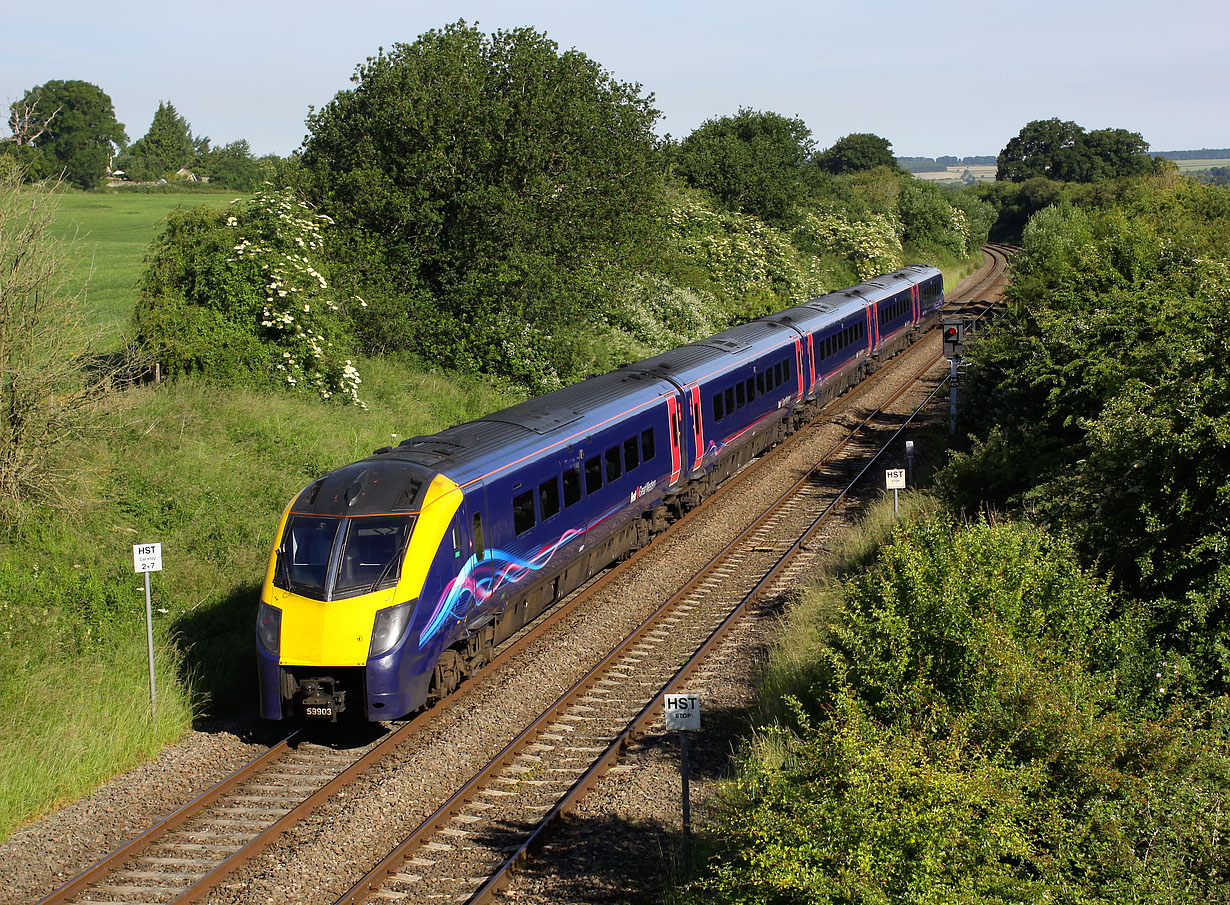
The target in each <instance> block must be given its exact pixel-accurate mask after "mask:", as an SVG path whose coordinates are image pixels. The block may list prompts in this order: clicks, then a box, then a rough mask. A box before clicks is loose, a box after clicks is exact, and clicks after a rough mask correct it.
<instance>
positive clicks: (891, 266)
mask: <svg viewBox="0 0 1230 905" xmlns="http://www.w3.org/2000/svg"><path fill="white" fill-rule="evenodd" d="M898 228H899V227H898V223H897V222H896V219H895V218H894V217H890V216H889V215H887V214H869V215H868V216H867V219H865V220H851V219H850V218H849V217H847V216H846V215H845V214H843V213H841V212H840V211H837V210H835V209H821V210H815V211H806V212H805V213H804V214H803V222H802V223H801V224H800V225H799V226H798V227H796V229H795V237H796V241H797V242H799V244H801V245H804V246H807V247H813V248H816V249H819V250H823V251H825V252H827V253H828V254H831V255H833V256H835V257H838V258H844V259H846V260H848V261H850V262H851V263H852V264H853V265H854V269H855V271H856V272H857V273H858V278H859V279H860V280H865V279H868V278H869V277H873V276H876V275H877V274H881V273H887V272H888V271H890V270H895V269H896V268H898V267H900V266H901V240H900V238H898Z"/></svg>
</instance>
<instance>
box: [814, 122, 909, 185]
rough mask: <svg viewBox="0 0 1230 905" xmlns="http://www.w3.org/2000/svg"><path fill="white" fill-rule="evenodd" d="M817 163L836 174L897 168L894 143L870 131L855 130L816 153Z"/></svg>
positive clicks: (821, 167)
mask: <svg viewBox="0 0 1230 905" xmlns="http://www.w3.org/2000/svg"><path fill="white" fill-rule="evenodd" d="M816 165H817V166H819V167H820V169H822V170H824V171H825V172H827V173H832V174H833V175H834V176H842V175H845V174H847V173H858V172H861V171H863V170H874V169H875V168H876V167H891V168H892V169H896V168H897V158H896V157H894V156H893V146H892V143H891V142H890V141H889V140H888V139H887V138H881V137H880V136H879V135H874V134H872V133H870V132H854V133H852V134H850V135H847V136H845V137H844V138H839V139H837V141H836V142H834V143H833V146H832V147H831V148H828V149H827V150H825V151H822V152H820V153H819V154H817V155H816Z"/></svg>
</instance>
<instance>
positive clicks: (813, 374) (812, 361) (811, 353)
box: [803, 333, 819, 396]
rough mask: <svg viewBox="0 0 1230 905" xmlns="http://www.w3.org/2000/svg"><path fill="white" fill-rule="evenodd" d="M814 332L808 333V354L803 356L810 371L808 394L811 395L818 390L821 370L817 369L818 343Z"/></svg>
mask: <svg viewBox="0 0 1230 905" xmlns="http://www.w3.org/2000/svg"><path fill="white" fill-rule="evenodd" d="M814 336H815V334H814V333H808V334H807V354H806V355H804V356H803V360H804V361H805V362H806V363H807V367H808V369H809V373H808V375H807V394H808V395H809V396H810V395H811V394H812V393H814V392H815V391H816V382H817V380H818V379H819V372H818V371H817V370H816V344H815V342H814V341H813V337H814Z"/></svg>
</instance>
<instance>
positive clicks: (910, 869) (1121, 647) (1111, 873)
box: [692, 515, 1230, 903]
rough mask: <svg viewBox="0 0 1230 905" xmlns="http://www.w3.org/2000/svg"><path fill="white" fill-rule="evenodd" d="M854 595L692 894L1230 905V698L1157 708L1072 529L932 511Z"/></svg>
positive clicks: (731, 811)
mask: <svg viewBox="0 0 1230 905" xmlns="http://www.w3.org/2000/svg"><path fill="white" fill-rule="evenodd" d="M846 603H847V608H846V610H845V613H844V614H843V615H841V616H837V617H834V616H833V615H832V613H831V611H830V612H829V613H828V615H827V616H826V618H827V619H829V620H833V619H834V618H835V619H836V624H835V625H833V626H831V627H830V628H828V629H826V630H824V631H823V632H822V634H826V635H827V636H828V637H829V638H830V641H829V642H828V643H827V644H826V645H824V646H822V648H821V650H822V653H823V656H822V660H823V661H824V662H825V664H826V665H825V666H824V668H822V669H820V670H819V671H818V672H817V673H816V674H815V677H816V678H815V681H814V682H813V684H812V685H811V687H810V689H808V690H806V691H805V692H804V693H803V694H801V695H800V696H799V697H798V698H796V699H795V702H794V706H793V711H792V712H791V713H790V714H789V715H788V716H787V718H786V719H784V720H783V721H782V722H780V723H778V724H776V725H775V726H771V727H769V728H767V729H765V730H764V731H763V732H762V733H761V734H760V735H759V736H757V738H756V739H755V741H754V742H753V744H752V746H751V747H750V749H749V751H748V753H747V754H746V756H745V757H744V758H743V760H742V764H741V770H740V773H739V776H738V778H737V779H736V780H734V781H733V782H732V783H730V784H728V786H727V787H726V789H725V792H724V794H723V797H722V798H721V800H720V801H719V802H718V803H717V804H716V806H715V810H714V812H713V817H714V822H713V824H712V825H711V827H710V831H709V834H708V836H707V838H706V842H707V844H708V845H709V846H710V849H709V850H710V852H711V854H712V855H713V856H714V857H713V859H712V860H711V861H710V864H709V867H708V868H707V870H706V871H705V872H704V873H703V874H702V876H701V877H700V879H699V880H698V881H697V882H696V883H694V884H693V886H692V896H693V900H695V901H707V902H714V901H717V902H738V903H745V902H746V903H753V902H756V903H759V902H779V903H794V902H798V903H804V902H806V903H826V902H831V903H889V902H917V903H923V902H928V903H930V902H970V903H974V902H979V903H983V902H1035V901H1055V902H1073V903H1075V902H1081V903H1089V902H1107V903H1110V902H1122V901H1128V900H1132V901H1149V902H1176V903H1177V902H1192V901H1223V902H1224V901H1230V895H1228V892H1230V887H1228V886H1227V879H1228V875H1227V871H1230V850H1228V849H1227V848H1226V847H1225V846H1224V845H1221V844H1219V842H1218V840H1219V839H1221V838H1223V837H1224V834H1225V831H1226V826H1225V816H1224V804H1225V793H1226V789H1227V788H1228V787H1230V706H1227V705H1226V704H1225V703H1224V702H1222V703H1215V704H1214V705H1213V706H1212V708H1211V709H1203V710H1202V709H1198V708H1195V709H1190V710H1189V709H1182V708H1175V709H1173V710H1171V711H1170V712H1169V713H1167V715H1166V718H1165V719H1164V720H1161V721H1151V720H1149V719H1146V718H1144V717H1142V716H1140V715H1139V714H1138V713H1137V712H1136V711H1135V710H1134V709H1133V706H1132V703H1131V701H1132V698H1133V694H1134V693H1129V695H1128V696H1127V698H1124V697H1122V696H1121V695H1120V690H1121V687H1122V686H1131V685H1132V684H1133V682H1134V681H1135V678H1136V677H1138V676H1140V675H1141V674H1142V673H1144V672H1145V671H1146V670H1151V669H1152V667H1151V666H1146V665H1145V664H1146V662H1147V661H1148V654H1147V652H1146V651H1145V650H1144V649H1143V648H1142V647H1141V644H1140V641H1141V634H1140V632H1139V631H1138V628H1137V625H1136V620H1135V618H1134V617H1133V616H1130V615H1128V614H1124V613H1121V612H1118V609H1119V607H1118V605H1117V604H1116V602H1115V600H1114V598H1112V597H1111V596H1110V594H1108V592H1107V590H1106V588H1105V586H1104V584H1103V583H1102V582H1101V581H1099V580H1097V579H1095V578H1092V577H1090V576H1089V575H1088V574H1087V573H1084V572H1083V571H1082V570H1081V569H1080V568H1079V567H1078V566H1077V565H1076V561H1075V557H1074V555H1073V553H1072V550H1071V548H1070V547H1069V546H1068V545H1067V544H1065V543H1063V542H1061V541H1057V540H1055V539H1054V538H1052V537H1049V536H1048V535H1046V534H1045V533H1044V532H1041V531H1039V530H1038V529H1035V528H1030V527H1027V526H1017V525H1011V524H997V525H990V524H977V525H973V526H970V527H967V528H960V527H958V526H957V525H955V523H953V522H952V521H950V520H949V519H948V518H947V517H944V516H935V515H932V516H924V517H922V518H920V519H918V520H917V521H914V522H911V523H908V524H906V525H905V526H904V527H902V528H901V529H900V530H898V531H897V532H896V533H895V537H894V539H893V541H892V543H890V544H888V545H887V546H886V547H885V548H884V549H883V550H882V553H881V555H880V557H879V559H878V560H877V561H876V562H875V563H874V564H873V565H872V566H871V567H870V569H868V570H867V571H866V572H865V574H862V575H859V576H858V577H855V578H852V579H850V580H849V581H848V582H847V584H846ZM811 618H813V617H811V616H809V615H808V614H807V613H805V612H803V613H800V612H796V613H795V614H794V615H793V616H792V621H791V630H792V632H794V631H798V630H800V629H805V627H806V626H805V624H806V622H807V621H808V620H809V619H811ZM1150 678H1151V673H1150ZM1150 684H1151V686H1152V689H1153V691H1154V693H1156V694H1163V693H1164V692H1161V691H1159V689H1158V687H1157V685H1156V684H1154V682H1152V681H1151V682H1150Z"/></svg>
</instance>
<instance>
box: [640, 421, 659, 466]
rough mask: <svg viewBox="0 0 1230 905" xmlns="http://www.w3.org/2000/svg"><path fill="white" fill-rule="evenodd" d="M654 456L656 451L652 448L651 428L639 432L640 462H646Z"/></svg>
mask: <svg viewBox="0 0 1230 905" xmlns="http://www.w3.org/2000/svg"><path fill="white" fill-rule="evenodd" d="M655 455H657V450H655V449H654V448H653V428H652V427H651V428H649V429H648V430H643V431H641V461H642V462H648V461H649V460H650V459H652V458H653V457H654V456H655Z"/></svg>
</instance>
